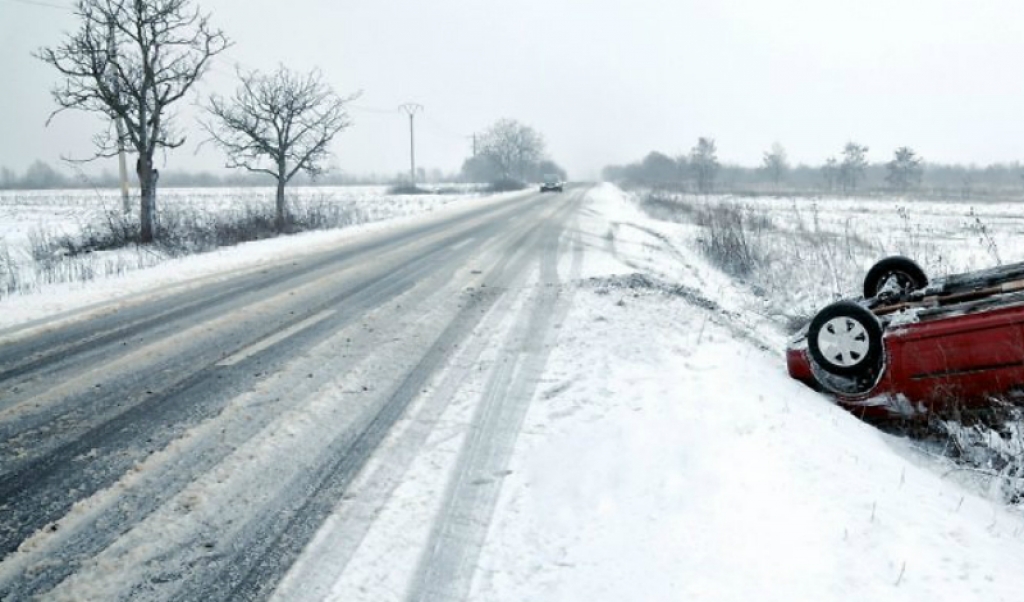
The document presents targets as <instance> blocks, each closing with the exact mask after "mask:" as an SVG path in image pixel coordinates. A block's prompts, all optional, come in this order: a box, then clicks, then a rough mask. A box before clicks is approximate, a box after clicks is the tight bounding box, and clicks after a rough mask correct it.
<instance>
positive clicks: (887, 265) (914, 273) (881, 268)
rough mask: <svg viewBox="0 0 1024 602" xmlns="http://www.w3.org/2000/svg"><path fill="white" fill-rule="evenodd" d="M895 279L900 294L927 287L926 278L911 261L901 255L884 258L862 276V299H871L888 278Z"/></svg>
mask: <svg viewBox="0 0 1024 602" xmlns="http://www.w3.org/2000/svg"><path fill="white" fill-rule="evenodd" d="M893 277H895V278H896V283H897V285H898V286H899V288H900V293H901V294H906V293H909V292H912V291H916V290H918V289H922V288H924V287H926V286H928V276H927V275H925V273H924V270H923V269H921V266H919V265H917V262H915V261H914V260H913V259H910V258H909V257H903V256H902V255H893V256H892V257H886V258H885V259H883V260H881V261H879V262H878V263H876V264H875V265H873V266H871V269H870V270H868V273H867V275H866V276H864V298H865V299H872V298H874V297H875V296H877V295H878V293H879V292H881V290H882V288H883V287H884V286H885V284H886V282H888V281H889V279H890V278H893Z"/></svg>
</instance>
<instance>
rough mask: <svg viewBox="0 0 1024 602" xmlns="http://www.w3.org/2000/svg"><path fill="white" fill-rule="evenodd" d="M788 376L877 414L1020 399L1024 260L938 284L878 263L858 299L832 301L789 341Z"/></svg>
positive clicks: (898, 265) (916, 270)
mask: <svg viewBox="0 0 1024 602" xmlns="http://www.w3.org/2000/svg"><path fill="white" fill-rule="evenodd" d="M786 362H787V365H788V369H789V374H790V376H792V377H793V378H795V379H798V380H800V381H802V382H804V383H806V384H807V385H809V386H811V387H813V388H815V389H817V390H821V391H825V392H828V393H830V394H832V395H833V396H835V398H836V400H837V401H838V402H839V403H840V404H841V405H843V406H845V407H847V408H850V409H856V410H857V411H860V412H863V413H865V414H869V415H874V416H878V417H882V416H887V415H888V416H891V415H901V416H921V415H925V414H927V413H929V412H933V411H938V410H941V411H950V410H954V409H966V408H972V407H974V408H977V407H981V406H986V405H988V404H990V403H992V401H993V400H994V399H1001V400H1007V401H1011V402H1018V401H1021V400H1024V263H1017V264H1013V265H1006V266H1000V267H996V268H991V269H986V270H980V271H977V272H969V273H965V274H956V275H952V276H946V277H943V278H936V279H935V280H934V281H932V282H931V283H929V281H928V278H927V276H926V275H925V273H924V270H922V269H921V267H920V266H918V264H917V263H915V262H914V261H913V260H911V259H908V258H906V257H900V256H895V257H888V258H886V259H883V260H882V261H880V262H878V263H877V264H875V265H874V267H872V268H871V270H869V271H868V273H867V276H866V277H865V278H864V296H863V297H860V298H857V299H852V300H845V301H839V302H837V303H833V304H831V305H829V306H827V307H825V308H824V309H822V310H821V311H819V312H818V314H817V315H816V316H814V318H813V319H812V320H811V321H810V323H809V324H807V325H806V326H804V327H803V329H801V330H800V331H799V332H798V333H797V334H796V335H794V337H793V338H792V339H791V340H790V342H789V345H788V347H787V350H786Z"/></svg>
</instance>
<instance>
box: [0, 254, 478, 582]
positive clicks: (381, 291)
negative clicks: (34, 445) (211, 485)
mask: <svg viewBox="0 0 1024 602" xmlns="http://www.w3.org/2000/svg"><path fill="white" fill-rule="evenodd" d="M437 250H438V251H443V250H447V251H448V252H449V253H451V252H452V245H451V244H450V242H448V241H445V242H443V243H442V244H439V245H438V248H437ZM455 251H457V252H458V256H459V258H461V259H464V258H466V257H469V256H471V255H472V253H473V251H474V249H473V248H472V247H467V248H464V249H463V248H461V247H460V248H458V249H455ZM461 259H457V260H454V261H449V262H448V263H445V264H441V263H438V265H436V266H430V265H429V264H430V263H432V262H436V259H435V257H434V255H433V254H432V253H428V254H421V255H420V256H419V257H417V259H416V261H414V262H411V263H410V264H409V265H408V266H407V267H406V268H403V269H402V270H397V271H395V272H391V273H389V274H388V275H387V277H386V278H385V279H383V280H378V281H376V282H374V283H371V285H370V286H369V287H366V288H365V289H362V290H361V291H357V292H356V293H354V294H351V293H350V294H349V295H348V296H347V297H346V299H345V300H346V305H347V306H349V307H348V311H346V314H345V316H347V317H344V316H339V318H338V319H337V320H334V322H333V323H332V324H330V325H329V327H328V328H325V329H324V330H323V332H330V331H332V330H334V329H336V328H340V327H341V326H343V323H344V322H345V321H349V322H351V321H352V320H355V319H358V318H359V316H360V315H362V314H361V312H363V311H365V310H366V309H369V308H373V307H375V306H377V305H379V304H380V303H381V302H382V300H384V299H386V298H389V297H391V296H393V295H395V294H399V293H400V292H402V290H404V289H406V288H408V286H409V285H410V283H411V281H412V280H414V279H415V278H416V277H417V276H419V277H423V275H424V273H429V271H430V270H431V269H435V270H436V269H437V268H443V269H444V270H447V269H449V268H452V267H453V266H457V265H458V264H459V263H460V262H461ZM424 266H426V267H424ZM440 279H441V280H449V279H450V275H448V274H447V272H445V274H444V276H443V277H442V278H440ZM375 286H376V288H375ZM360 295H361V296H362V297H363V298H362V299H361V300H360ZM336 301H338V299H333V300H332V301H331V302H336ZM326 305H330V303H327V304H326ZM353 305H354V306H355V307H354V308H353V307H352V306H353ZM359 308H362V309H359ZM314 311H315V310H314ZM302 319H304V318H302V317H299V318H296V320H295V321H298V320H302ZM316 338H317V331H310V332H307V333H305V334H304V336H303V335H296V336H295V337H293V338H292V339H291V340H289V341H288V344H289V345H290V346H292V347H295V348H301V347H303V346H305V345H308V344H311V343H312V342H315V339H316ZM225 372H226V371H225V370H224V369H218V370H210V371H205V372H203V373H201V374H203V375H205V377H206V378H207V380H208V379H209V378H212V376H213V374H217V375H218V376H219V375H221V374H224V373H225ZM195 384H196V385H197V388H198V389H199V390H198V391H196V393H197V394H199V395H201V396H205V397H206V398H209V397H210V396H211V394H212V393H211V391H204V390H202V389H203V386H206V385H216V383H214V382H212V381H210V382H207V381H204V380H203V378H200V379H199V380H198V381H197V382H196V383H195ZM198 385H203V386H198ZM212 388H216V387H212ZM225 397H230V395H226V396H225ZM174 401H175V400H173V399H167V400H164V403H162V404H161V405H160V407H162V408H173V409H176V410H177V411H181V412H184V413H185V416H186V418H187V420H188V421H189V422H187V423H179V426H180V428H179V429H178V430H176V431H174V432H173V433H167V437H165V439H167V440H170V439H173V438H174V437H175V436H178V435H179V434H180V433H181V432H182V431H184V430H187V428H188V427H189V426H190V425H192V424H193V423H197V422H201V421H202V420H203V419H208V418H210V416H211V415H213V414H216V413H217V412H218V411H220V408H219V407H213V408H211V411H210V412H207V413H205V414H200V413H199V412H196V410H195V408H194V407H191V408H183V407H181V406H184V405H186V404H177V403H173V402H174ZM223 401H224V400H223V399H221V400H218V402H223ZM149 409H152V408H149ZM140 412H141V414H146V412H142V411H141V410H140ZM129 418H134V416H131V417H127V416H126V417H125V419H124V420H123V424H122V425H120V426H121V427H123V428H120V431H118V429H114V431H115V432H124V433H126V436H127V437H131V436H136V437H138V433H137V432H132V433H131V434H128V433H127V431H128V429H130V428H131V427H132V425H133V424H135V422H134V421H133V420H130V419H129ZM157 418H161V420H154V416H152V415H146V416H145V419H146V420H149V421H150V422H151V423H152V424H154V425H159V426H160V427H161V429H162V428H163V427H164V426H165V425H166V424H167V422H171V420H168V419H167V418H168V417H167V416H163V417H157ZM256 426H257V425H253V428H250V429H249V430H250V431H252V432H254V431H255V430H256V429H255V427H256ZM93 439H94V438H93ZM243 439H244V438H243ZM92 443H95V441H92ZM239 443H240V442H239V440H238V438H237V437H236V439H235V440H234V442H233V444H231V445H221V446H219V447H217V446H207V447H206V448H203V449H201V452H202V453H197V454H196V455H194V456H193V457H192V458H191V460H189V461H187V462H179V463H178V464H177V465H176V466H175V467H174V469H175V470H176V471H177V472H176V473H174V472H172V473H171V474H170V475H169V476H167V477H166V478H164V479H155V480H154V481H153V483H152V484H151V485H150V486H149V487H148V488H143V489H142V490H141V491H139V492H137V494H136V496H135V497H134V498H131V496H129V498H128V499H127V500H122V501H126V502H127V504H126V505H125V506H119V507H118V508H114V509H113V510H112V511H111V512H110V513H108V514H106V515H104V516H101V517H99V518H98V519H97V520H96V521H95V524H97V525H99V526H100V529H99V532H98V533H96V532H92V533H83V534H82V535H81V536H80V537H79V538H78V540H77V543H75V544H73V545H70V546H69V547H67V548H64V553H63V557H64V558H63V560H64V563H63V564H61V565H57V566H51V567H49V568H48V569H47V570H42V571H33V572H32V574H31V575H29V577H31V578H30V579H28V580H25V579H21V580H20V581H19V580H18V579H15V581H16V583H15V584H14V585H13V586H10V587H3V588H2V589H0V593H2V592H5V591H6V592H8V593H10V592H11V591H18V592H30V591H38V590H39V589H40V588H42V589H45V587H47V585H53V582H54V581H56V580H59V579H60V578H62V577H63V576H66V575H67V574H69V573H70V572H72V571H73V570H74V568H75V567H76V566H77V565H76V563H75V562H74V557H75V556H76V555H77V556H79V557H82V556H87V555H88V554H89V553H91V552H95V551H96V550H98V549H102V547H103V546H104V545H105V544H106V543H109V541H110V540H112V539H113V538H115V537H117V536H118V535H120V534H121V533H123V532H125V531H127V530H128V529H129V528H130V527H131V525H132V524H134V523H136V522H138V521H140V520H142V519H143V518H145V517H146V516H147V515H148V514H149V513H150V512H151V511H152V510H153V509H154V508H156V507H157V506H159V505H160V503H162V501H163V500H165V499H167V498H168V497H170V496H171V495H173V494H174V493H176V492H177V491H179V490H180V489H181V488H182V487H183V486H185V485H187V484H188V483H189V482H190V481H191V480H192V479H193V477H194V476H195V475H196V474H197V473H198V472H200V471H202V470H203V469H205V468H208V467H210V466H212V465H213V464H215V463H216V461H217V460H218V459H219V458H220V457H223V456H224V455H225V454H226V453H228V452H230V451H231V449H233V447H235V446H237V445H238V444H239ZM150 447H151V448H159V447H161V445H159V444H158V443H154V444H153V445H151V446H150ZM78 448H81V449H78ZM83 449H90V450H91V449H95V447H90V445H89V444H88V443H79V444H78V446H77V448H76V449H73V450H66V453H64V454H63V459H64V460H67V459H68V458H72V459H74V458H78V457H81V455H82V454H79V455H77V456H76V455H75V452H80V451H82V450H83ZM106 451H107V452H109V451H110V450H109V449H108V450H106ZM131 451H133V452H134V451H139V450H131ZM151 451H152V449H148V448H147V449H144V450H141V451H139V454H140V455H138V456H134V457H132V458H124V457H123V454H118V453H112V454H108V453H105V454H104V455H103V456H104V457H108V456H109V457H115V458H118V459H119V460H120V461H121V462H120V464H119V467H120V468H119V469H114V468H109V469H108V470H106V471H105V475H106V478H105V481H104V482H106V481H109V480H110V479H111V478H113V477H114V476H117V475H118V470H121V472H123V471H125V470H127V469H128V468H130V467H131V466H132V465H134V462H135V461H136V460H138V458H139V457H141V456H145V455H148V454H149V453H150V452H151ZM115 452H116V450H115ZM86 455H96V454H88V452H86ZM58 459H59V458H58ZM49 461H50V463H51V464H53V465H54V466H57V467H59V468H58V470H59V471H60V474H59V475H58V476H57V478H56V479H51V480H54V481H55V482H56V483H60V487H59V488H58V487H56V486H54V487H53V488H50V489H49V491H50V492H54V494H55V495H57V496H58V497H59V496H60V495H61V494H65V495H66V494H67V493H68V492H67V489H68V488H70V489H72V491H71V493H72V495H74V496H76V497H79V498H82V497H85V496H86V495H88V493H89V491H90V490H96V489H97V488H98V486H99V485H100V484H101V483H100V482H99V481H96V480H95V479H96V474H95V471H94V472H93V473H90V475H89V477H88V478H91V479H93V481H92V482H91V483H88V484H86V485H85V486H82V485H81V484H80V483H75V482H69V481H74V479H75V478H76V477H77V476H79V475H76V473H75V472H74V470H73V469H65V468H66V466H65V463H64V462H58V461H56V460H54V459H53V457H49ZM34 468H39V467H38V466H36V467H34ZM34 474H37V472H36V471H34V470H26V471H23V473H22V474H21V475H20V477H21V478H22V479H23V481H22V483H21V485H22V486H21V487H18V486H12V487H11V488H10V489H11V491H15V490H16V491H17V494H21V495H22V497H23V498H25V499H31V495H27V494H26V489H25V487H26V486H28V487H31V486H32V485H34V484H35V481H33V482H32V483H27V482H26V481H29V480H30V477H32V475H34ZM43 489H46V488H45V487H44V488H43ZM11 491H6V490H5V492H4V495H3V496H0V500H3V504H4V505H5V506H6V507H5V509H4V512H5V524H6V525H8V526H11V525H14V528H16V529H17V530H18V534H17V535H16V536H13V537H11V538H10V539H9V541H11V542H13V543H15V544H17V543H18V541H19V540H20V539H23V537H22V536H24V535H25V534H26V533H28V532H31V531H32V530H33V527H40V526H42V525H44V524H46V522H49V521H48V520H47V519H52V518H54V517H56V516H59V515H60V514H61V513H62V512H63V511H66V510H67V508H68V507H69V506H70V503H72V502H73V501H74V498H68V499H65V500H64V501H63V502H62V506H61V507H60V508H51V509H50V511H49V512H48V513H47V516H46V517H44V518H40V517H37V518H35V519H34V520H25V517H24V516H21V515H18V516H14V517H13V519H11V520H10V522H7V520H6V519H9V518H10V517H12V515H14V514H15V513H14V512H10V511H11V509H12V505H13V507H14V508H19V507H20V508H23V509H25V510H26V511H28V512H31V511H32V510H33V508H32V507H33V506H36V507H38V506H39V505H40V504H30V503H28V502H26V501H22V502H21V503H18V500H14V499H13V497H12V496H11V495H8V494H9V493H11ZM35 491H37V492H38V491H40V490H39V488H36V489H35ZM17 494H16V495H17ZM34 501H36V502H38V499H35V500H34ZM41 505H42V506H47V504H46V503H43V504H41ZM44 521H46V522H44ZM104 529H105V530H104ZM25 576H26V575H24V574H23V575H18V576H17V577H19V578H23V577H25ZM8 585H9V584H8ZM12 588H13V589H12Z"/></svg>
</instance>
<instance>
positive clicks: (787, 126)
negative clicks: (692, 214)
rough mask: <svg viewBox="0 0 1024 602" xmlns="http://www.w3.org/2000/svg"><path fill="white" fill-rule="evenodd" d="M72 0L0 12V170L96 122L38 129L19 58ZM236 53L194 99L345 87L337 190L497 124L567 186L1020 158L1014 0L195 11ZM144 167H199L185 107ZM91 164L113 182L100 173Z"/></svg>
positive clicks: (67, 24) (53, 155)
mask: <svg viewBox="0 0 1024 602" xmlns="http://www.w3.org/2000/svg"><path fill="white" fill-rule="evenodd" d="M72 4H73V3H72V2H71V0H0V40H3V49H2V52H0V72H2V73H3V74H4V77H3V81H4V82H5V83H4V86H3V87H2V92H0V140H2V142H0V165H3V166H7V167H11V168H13V169H15V170H18V171H19V172H20V171H22V170H23V169H24V168H25V167H27V166H28V165H29V164H30V163H31V162H32V161H33V160H35V159H43V160H45V161H48V162H50V163H52V164H57V163H59V160H60V157H61V156H62V155H71V156H84V155H86V154H88V152H89V149H90V146H89V144H90V137H91V136H92V134H93V133H95V131H97V129H98V128H99V127H100V125H99V122H98V121H97V119H96V118H94V117H89V116H85V115H82V114H71V113H64V114H62V115H60V116H58V117H57V118H56V119H55V120H54V121H53V122H52V123H51V124H50V126H49V127H45V125H44V124H45V121H46V119H47V116H48V114H49V113H50V112H51V111H52V110H53V108H54V106H55V105H54V104H53V101H52V99H51V98H50V96H49V89H50V87H51V86H52V85H53V84H54V83H55V82H56V81H57V74H56V72H55V71H54V70H53V69H52V68H51V67H49V66H48V65H45V64H43V63H42V62H40V61H38V60H36V59H34V58H32V57H31V56H30V53H31V52H32V51H33V50H35V49H38V48H39V47H41V46H44V45H51V44H55V43H57V42H59V41H60V40H61V39H62V37H63V35H64V34H65V33H66V32H69V31H72V30H74V29H76V21H75V17H74V16H73V14H72V13H71V11H70V9H69V8H68V9H62V8H60V7H62V6H64V7H71V6H72ZM198 4H199V6H200V7H201V8H202V9H203V10H204V12H209V13H211V15H212V20H213V23H214V24H215V25H216V26H218V27H221V28H222V29H223V30H224V31H225V33H226V34H227V35H228V36H229V37H230V38H231V40H232V41H233V42H234V46H233V47H232V48H231V49H230V50H229V51H228V52H227V53H226V54H225V55H222V56H221V57H220V58H219V59H218V60H217V62H216V63H215V66H214V70H213V71H212V72H211V73H210V74H209V76H208V78H207V79H206V80H204V81H203V82H202V83H201V85H200V87H199V93H200V94H204V95H205V94H208V93H210V92H211V91H217V92H220V93H229V92H230V91H231V90H232V89H233V87H234V74H233V65H234V64H236V63H237V64H241V65H242V66H244V67H246V68H260V69H265V70H270V69H273V68H274V67H276V66H277V65H278V64H279V63H283V64H284V65H286V66H288V67H290V68H292V69H296V70H301V71H307V70H310V69H313V68H319V69H320V70H321V71H322V72H323V74H324V76H325V79H326V80H327V81H328V82H329V83H330V84H331V85H332V86H333V88H334V89H335V90H336V91H337V92H339V93H341V94H349V93H352V92H354V91H357V90H362V91H363V95H362V97H361V98H360V99H359V100H358V101H357V102H356V103H355V105H354V106H353V107H352V111H351V115H352V117H353V120H354V122H355V123H354V126H353V127H352V128H351V129H349V130H347V131H345V132H343V133H342V134H341V135H339V137H338V138H336V140H335V143H334V151H335V154H336V158H335V161H334V162H335V164H336V165H337V166H338V167H340V168H341V169H343V170H344V171H346V172H350V173H356V174H359V173H368V172H377V173H386V174H391V173H396V172H399V171H402V170H404V169H407V166H408V121H407V118H406V117H405V116H404V115H403V114H400V113H398V112H397V106H398V105H399V104H401V103H403V102H407V101H413V102H418V103H420V104H422V105H423V106H424V112H423V113H421V114H420V115H419V116H418V117H417V121H416V126H417V131H416V135H417V139H416V140H417V164H418V165H420V166H424V167H428V168H433V167H438V168H441V169H444V170H446V171H453V170H456V169H458V167H459V166H460V165H461V163H462V161H463V159H465V158H466V156H467V155H468V154H469V153H470V152H471V139H470V136H471V135H472V133H473V132H475V131H480V130H482V129H484V128H486V127H487V126H488V125H489V124H491V123H493V122H494V121H495V120H497V119H499V118H502V117H511V118H515V119H518V120H520V121H522V122H524V123H526V124H528V125H531V126H533V127H534V128H536V129H537V130H539V131H540V132H541V133H542V134H543V135H544V137H545V139H546V141H547V146H548V151H549V154H550V155H551V156H552V158H554V159H555V160H556V161H558V162H559V163H561V164H562V165H564V166H565V167H566V168H568V170H569V172H570V176H571V177H577V178H584V177H594V176H596V175H597V174H598V172H599V171H600V169H601V167H603V166H605V165H607V164H609V163H622V162H628V161H632V160H636V159H639V158H641V157H642V156H643V155H644V154H646V153H647V152H648V151H650V150H660V151H663V152H666V153H669V154H673V155H674V154H679V153H683V152H687V151H688V150H689V149H690V148H691V147H692V146H693V145H694V143H695V142H696V139H697V137H698V136H710V137H713V138H715V139H716V141H717V143H718V148H719V156H720V158H721V159H722V160H724V161H727V162H737V163H743V164H748V165H756V164H758V163H759V162H760V160H761V155H762V153H763V152H764V151H765V150H766V149H767V148H769V147H770V146H771V144H772V143H773V142H776V141H778V142H779V143H781V144H782V145H783V146H784V147H785V148H786V150H787V151H788V153H789V156H790V158H791V160H793V161H794V162H806V163H815V164H817V163H820V162H822V161H823V159H824V158H825V157H827V156H829V155H833V154H838V152H839V150H840V149H841V147H842V145H843V143H845V142H846V141H847V140H854V141H857V142H860V143H862V144H866V145H867V146H868V147H869V148H870V151H869V153H868V156H869V159H870V160H871V161H885V160H888V159H889V158H890V157H891V155H892V151H893V149H894V148H895V147H897V146H902V145H909V146H911V147H913V148H915V149H916V150H917V151H918V152H919V154H921V155H923V156H924V158H925V159H926V160H930V161H940V162H963V163H969V162H975V163H979V164H984V163H989V162H996V161H1015V160H1024V69H1022V59H1024V5H1021V4H1020V2H1019V1H1010V0H1007V1H1001V0H989V1H985V2H967V1H964V0H859V1H856V2H854V1H850V0H843V1H839V0H806V1H803V0H777V1H776V0H714V1H712V0H707V1H692V0H514V1H512V0H504V1H495V0H358V1H356V0H203V1H201V2H199V3H198ZM179 118H180V124H181V126H182V127H183V129H185V130H186V132H189V133H190V136H189V141H188V143H187V144H186V145H185V146H184V147H182V148H181V149H178V150H175V151H171V152H169V153H168V154H167V156H166V158H160V160H159V161H160V164H161V168H162V169H188V170H200V169H207V170H211V171H215V170H217V169H218V168H219V167H220V166H221V165H222V163H223V159H222V157H221V156H220V155H219V154H218V153H217V152H216V151H215V150H213V149H212V148H209V147H204V149H203V150H202V151H201V152H198V153H197V152H196V145H197V143H198V142H200V141H201V139H202V136H201V135H200V133H199V132H198V131H196V129H195V128H194V126H193V125H192V124H193V119H194V111H193V110H192V109H191V108H190V107H188V106H183V107H182V108H181V110H180V112H179ZM109 168H110V169H112V170H113V169H114V164H113V162H111V165H110V166H109Z"/></svg>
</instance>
